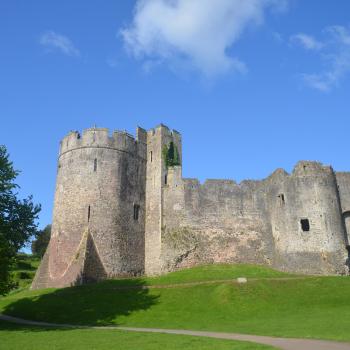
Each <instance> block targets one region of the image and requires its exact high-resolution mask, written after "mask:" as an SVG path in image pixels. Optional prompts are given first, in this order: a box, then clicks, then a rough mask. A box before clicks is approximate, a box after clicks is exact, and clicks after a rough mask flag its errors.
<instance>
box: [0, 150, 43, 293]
mask: <svg viewBox="0 0 350 350" xmlns="http://www.w3.org/2000/svg"><path fill="white" fill-rule="evenodd" d="M18 174H19V172H18V171H17V170H15V169H14V167H13V164H12V162H11V161H10V160H9V155H8V153H7V150H6V147H5V146H0V295H4V294H6V293H7V292H8V291H9V290H10V289H11V288H12V287H13V282H12V280H11V274H10V268H11V264H12V263H13V261H14V258H15V255H16V253H17V252H18V251H19V249H21V248H23V247H24V245H25V244H26V243H27V242H28V241H29V239H30V237H32V236H33V235H35V234H36V232H37V225H36V223H35V221H36V219H37V218H38V213H39V211H40V209H41V207H40V205H35V204H33V202H32V196H29V197H28V198H26V199H23V200H20V199H18V198H17V196H18V193H17V192H16V189H18V188H19V186H18V185H17V184H16V183H15V182H14V181H15V179H16V177H17V176H18Z"/></svg>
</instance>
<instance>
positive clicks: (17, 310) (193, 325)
mask: <svg viewBox="0 0 350 350" xmlns="http://www.w3.org/2000/svg"><path fill="white" fill-rule="evenodd" d="M224 276H226V277H227V278H235V277H238V276H245V277H247V276H248V283H247V284H237V283H230V282H226V283H212V284H200V285H195V286H184V285H179V286H176V287H172V288H147V287H146V285H149V284H153V285H156V286H157V285H162V284H165V285H167V284H171V283H183V282H193V281H202V280H208V279H216V280H219V279H224V278H223V277H224ZM285 276H286V275H285V274H282V273H280V272H275V271H273V270H269V269H266V268H261V267H255V268H254V267H252V266H249V265H238V266H227V265H218V266H215V265H214V266H211V267H198V268H195V269H189V270H184V271H179V272H176V273H172V274H169V275H166V276H162V277H158V278H154V279H149V278H147V279H136V278H135V279H129V280H109V281H105V282H102V283H98V284H91V285H85V286H79V287H73V288H65V289H56V290H55V289H47V290H41V291H22V292H19V293H16V294H12V295H9V296H7V297H6V298H2V299H0V311H1V312H4V313H6V314H9V315H14V316H19V317H23V318H26V319H32V320H41V321H48V322H57V323H72V324H81V325H107V324H115V325H123V326H135V327H155V328H178V329H193V330H212V331H224V332H241V333H250V334H261V335H274V336H284V337H304V338H320V339H335V340H343V341H350V332H349V331H348V329H349V324H350V303H349V302H348V300H349V295H350V278H349V277H345V276H343V277H341V276H338V277H306V278H300V279H284V278H279V277H285ZM249 277H251V278H253V279H251V280H249ZM268 277H272V279H267V278H268ZM126 284H127V286H129V287H131V288H129V289H120V287H123V286H124V287H126ZM141 287H143V288H141Z"/></svg>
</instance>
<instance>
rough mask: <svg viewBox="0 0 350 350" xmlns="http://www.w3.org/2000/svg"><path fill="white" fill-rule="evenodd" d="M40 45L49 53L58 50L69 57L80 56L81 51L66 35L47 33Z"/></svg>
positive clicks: (44, 34)
mask: <svg viewBox="0 0 350 350" xmlns="http://www.w3.org/2000/svg"><path fill="white" fill-rule="evenodd" d="M40 44H41V45H43V46H44V47H46V48H47V49H48V50H49V51H52V50H56V51H59V52H61V53H63V54H65V55H67V56H80V52H79V50H78V49H77V48H76V47H75V46H74V44H73V43H72V41H71V40H70V39H69V38H67V37H66V36H64V35H61V34H58V33H55V32H54V31H47V32H45V33H43V34H42V35H41V37H40Z"/></svg>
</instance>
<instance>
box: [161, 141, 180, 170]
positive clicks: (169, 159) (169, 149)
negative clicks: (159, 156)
mask: <svg viewBox="0 0 350 350" xmlns="http://www.w3.org/2000/svg"><path fill="white" fill-rule="evenodd" d="M163 157H164V159H165V165H166V166H167V167H171V166H175V165H180V156H179V151H178V149H177V147H176V145H175V144H174V142H173V141H170V143H169V146H167V145H164V146H163Z"/></svg>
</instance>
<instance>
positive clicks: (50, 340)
mask: <svg viewBox="0 0 350 350" xmlns="http://www.w3.org/2000/svg"><path fill="white" fill-rule="evenodd" d="M0 349H1V350H2V349H3V350H5V349H6V350H18V349H21V350H38V349H40V350H71V349H74V350H80V349H81V350H86V349H89V350H110V349H113V350H139V349H142V350H158V349H161V350H162V349H167V350H178V349H184V350H186V349H191V350H211V349H217V350H255V349H257V350H272V349H273V348H272V347H269V346H264V345H258V344H254V343H249V342H239V341H230V340H221V339H210V338H199V337H192V336H181V335H169V334H148V333H138V332H125V331H119V330H90V329H89V330H87V329H76V330H72V329H51V328H50V329H48V328H46V329H45V328H39V327H27V326H20V325H15V324H11V323H7V322H3V321H0Z"/></svg>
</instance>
